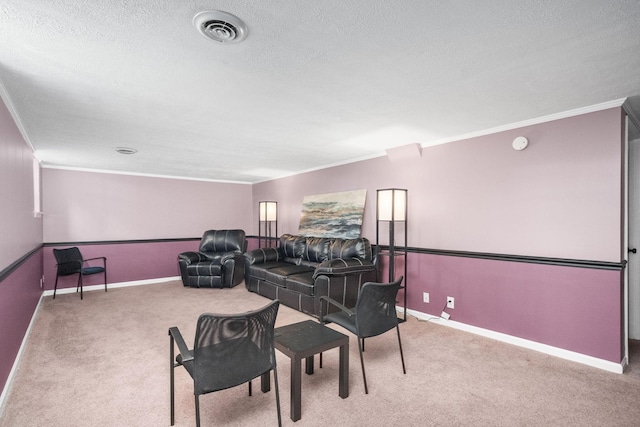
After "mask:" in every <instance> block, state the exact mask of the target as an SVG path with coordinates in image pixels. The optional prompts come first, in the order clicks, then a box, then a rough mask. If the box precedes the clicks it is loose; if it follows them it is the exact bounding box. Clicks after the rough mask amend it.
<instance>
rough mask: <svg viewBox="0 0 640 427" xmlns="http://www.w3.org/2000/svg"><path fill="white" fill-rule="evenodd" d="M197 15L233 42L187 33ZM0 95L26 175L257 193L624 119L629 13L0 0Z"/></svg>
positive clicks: (631, 56)
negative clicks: (217, 186) (77, 173)
mask: <svg viewBox="0 0 640 427" xmlns="http://www.w3.org/2000/svg"><path fill="white" fill-rule="evenodd" d="M215 9H218V10H223V11H226V12H229V13H232V14H234V15H236V16H238V17H239V18H241V19H242V20H243V21H244V22H245V23H246V25H247V27H248V37H247V38H246V40H244V41H242V42H241V43H238V44H222V43H217V42H214V41H210V40H208V39H206V38H204V37H203V36H202V35H201V34H199V33H198V32H197V31H196V29H195V27H194V25H193V24H192V20H193V17H194V16H195V15H196V14H197V13H198V12H201V11H203V10H215ZM0 83H1V85H0V93H1V94H2V97H3V99H4V100H5V102H6V103H8V104H9V107H10V109H11V110H12V113H13V114H14V117H15V118H16V120H17V121H18V125H19V126H20V127H21V130H22V131H23V133H24V135H25V137H26V138H27V140H28V141H29V142H30V144H32V146H33V147H34V149H35V150H36V155H37V157H38V158H39V159H40V160H41V162H42V164H43V166H49V167H69V168H81V169H93V170H106V171H118V172H125V173H141V174H151V175H162V176H178V177H187V178H201V179H213V180H224V181H234V182H260V181H264V180H266V179H270V178H274V177H279V176H285V175H290V174H293V173H296V172H300V171H306V170H313V169H317V168H322V167H325V166H329V165H335V164H341V163H346V162H350V161H354V160H358V159H362V158H369V157H373V156H377V155H381V154H384V151H385V150H386V149H389V148H393V147H398V146H402V145H406V144H415V143H419V144H422V145H423V146H428V145H431V144H434V143H439V142H442V141H443V140H447V139H449V138H452V137H456V136H460V135H466V134H469V133H473V132H479V131H483V130H486V129H492V128H496V127H500V126H503V125H508V124H510V123H515V122H520V121H523V120H527V119H532V118H537V117H541V116H547V115H553V114H557V113H561V112H565V111H568V110H573V109H578V108H582V107H588V106H592V105H596V104H600V103H607V102H609V101H613V100H618V99H624V98H627V97H631V101H632V102H631V105H632V106H634V108H633V109H634V110H635V111H640V108H637V107H640V102H639V101H638V99H640V2H639V1H638V0H629V1H622V0H618V1H616V0H574V1H570V0H562V1H557V0H528V1H512V0H504V1H495V0H494V1H473V0H470V1H463V0H460V1H453V0H452V1H432V0H429V1H427V0H415V1H408V0H367V1H356V0H350V1H347V0H324V1H321V0H255V1H237V0H228V1H209V0H199V1H196V0H110V1H86V0H46V1H44V0H2V2H1V3H0ZM634 135H635V134H634ZM115 147H132V148H135V149H137V150H138V153H137V154H135V155H128V156H127V155H122V154H118V153H116V152H115V151H114V148H115Z"/></svg>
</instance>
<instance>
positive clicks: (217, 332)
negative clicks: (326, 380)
mask: <svg viewBox="0 0 640 427" xmlns="http://www.w3.org/2000/svg"><path fill="white" fill-rule="evenodd" d="M279 306H280V301H278V300H273V301H272V302H271V303H269V304H268V305H266V306H265V307H263V308H261V309H258V310H255V311H251V312H248V313H244V314H230V315H224V314H211V313H204V314H201V315H200V317H199V318H198V324H197V327H196V333H195V334H196V336H195V343H194V346H193V350H189V349H188V348H187V345H186V343H185V341H184V339H183V337H182V335H181V333H180V331H179V330H178V328H177V327H171V328H169V337H170V352H169V364H170V387H171V390H170V396H171V425H174V422H175V409H174V400H175V398H174V368H176V367H177V366H183V367H184V368H185V369H186V370H187V372H188V373H189V375H191V378H192V379H193V393H194V395H195V404H196V426H198V427H199V426H200V402H199V397H200V395H201V394H206V393H211V392H214V391H219V390H224V389H227V388H231V387H235V386H237V385H240V384H243V383H249V395H251V380H252V379H254V378H257V377H260V376H261V375H263V374H268V373H269V372H270V371H273V377H274V383H275V394H276V409H277V412H278V425H279V426H281V425H282V418H281V415H280V395H279V392H278V372H277V369H276V355H275V344H274V325H275V321H276V316H277V314H278V308H279ZM174 345H177V347H178V350H179V352H180V354H178V355H177V357H175V359H174ZM263 391H268V390H265V389H263Z"/></svg>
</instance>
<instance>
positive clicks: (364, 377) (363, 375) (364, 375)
mask: <svg viewBox="0 0 640 427" xmlns="http://www.w3.org/2000/svg"><path fill="white" fill-rule="evenodd" d="M362 341H363V340H361V339H360V338H358V351H359V352H360V365H361V366H362V379H363V380H364V394H369V389H368V388H367V374H365V373H364V358H363V357H362V351H363V350H362V347H363V342H362Z"/></svg>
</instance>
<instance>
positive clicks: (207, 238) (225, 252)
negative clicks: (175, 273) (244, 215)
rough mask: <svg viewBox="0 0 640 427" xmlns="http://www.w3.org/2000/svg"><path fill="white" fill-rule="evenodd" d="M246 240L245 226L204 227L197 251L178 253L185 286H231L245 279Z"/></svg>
mask: <svg viewBox="0 0 640 427" xmlns="http://www.w3.org/2000/svg"><path fill="white" fill-rule="evenodd" d="M246 250H247V240H246V236H245V232H244V230H207V231H205V232H204V234H203V235H202V240H200V249H199V251H198V252H183V253H181V254H180V255H178V265H179V267H180V275H181V276H182V283H183V284H184V286H191V287H193V288H230V287H232V286H236V285H238V284H240V282H242V280H243V279H244V256H243V253H244V252H246Z"/></svg>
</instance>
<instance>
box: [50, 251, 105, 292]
mask: <svg viewBox="0 0 640 427" xmlns="http://www.w3.org/2000/svg"><path fill="white" fill-rule="evenodd" d="M53 256H55V258H56V283H55V285H54V286H53V298H54V299H55V298H56V292H57V290H58V277H60V276H69V275H71V274H77V275H78V284H77V286H76V292H78V288H79V289H80V299H83V293H82V276H86V275H89V274H96V273H104V291H105V292H107V258H106V257H96V258H87V259H83V258H82V253H80V249H78V248H77V247H73V248H67V249H54V250H53ZM95 260H102V265H101V266H95V265H94V266H90V265H87V266H85V263H87V262H89V261H95Z"/></svg>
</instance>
